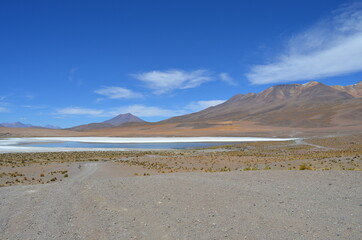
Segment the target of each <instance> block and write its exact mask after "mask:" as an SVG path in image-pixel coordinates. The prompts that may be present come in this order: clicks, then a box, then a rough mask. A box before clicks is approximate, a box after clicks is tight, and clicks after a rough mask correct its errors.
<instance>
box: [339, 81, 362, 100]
mask: <svg viewBox="0 0 362 240" xmlns="http://www.w3.org/2000/svg"><path fill="white" fill-rule="evenodd" d="M332 87H333V88H335V89H338V90H341V91H344V92H346V93H348V94H350V95H352V96H354V97H357V98H359V97H362V81H361V82H359V83H356V84H353V85H349V86H332Z"/></svg>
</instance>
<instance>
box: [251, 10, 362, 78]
mask: <svg viewBox="0 0 362 240" xmlns="http://www.w3.org/2000/svg"><path fill="white" fill-rule="evenodd" d="M359 71H362V3H356V4H352V5H348V6H345V7H343V8H341V9H338V10H337V11H334V12H333V16H331V17H330V18H328V19H324V20H322V21H319V22H318V23H317V24H315V25H314V26H313V27H311V28H310V29H308V30H306V31H304V32H302V33H300V34H298V35H296V36H295V37H293V38H291V39H290V40H289V42H288V46H287V48H286V50H285V52H284V53H283V54H281V55H280V56H279V58H278V60H277V61H275V62H272V63H269V64H265V65H256V66H253V67H252V69H251V71H250V72H249V73H248V74H246V76H247V78H248V79H249V81H250V82H251V83H253V84H267V83H277V82H290V81H298V80H314V79H319V78H324V77H333V76H339V75H343V74H348V73H353V72H359Z"/></svg>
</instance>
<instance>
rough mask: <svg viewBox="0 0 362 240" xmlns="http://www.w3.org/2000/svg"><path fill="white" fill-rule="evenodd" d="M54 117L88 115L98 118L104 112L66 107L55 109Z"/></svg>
mask: <svg viewBox="0 0 362 240" xmlns="http://www.w3.org/2000/svg"><path fill="white" fill-rule="evenodd" d="M54 115H88V116H94V117H99V116H102V115H104V110H97V109H90V108H81V107H67V108H61V109H57V110H56V112H55V113H54Z"/></svg>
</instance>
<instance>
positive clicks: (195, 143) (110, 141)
mask: <svg viewBox="0 0 362 240" xmlns="http://www.w3.org/2000/svg"><path fill="white" fill-rule="evenodd" d="M289 140H296V139H295V138H254V137H170V138H165V137H154V138H150V137H148V138H146V137H145V138H121V137H43V138H40V137H38V138H8V139H1V140H0V152H23V151H26V152H28V151H32V152H33V151H72V150H78V151H81V150H87V151H90V150H107V149H109V150H127V149H190V148H203V147H212V146H219V145H228V144H236V143H242V142H260V141H289Z"/></svg>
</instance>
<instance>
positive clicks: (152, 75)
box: [132, 69, 214, 94]
mask: <svg viewBox="0 0 362 240" xmlns="http://www.w3.org/2000/svg"><path fill="white" fill-rule="evenodd" d="M132 76H133V77H134V78H136V79H138V80H140V81H142V82H144V83H146V85H147V87H148V88H150V89H152V90H153V92H154V93H155V94H163V93H168V92H172V91H173V90H175V89H187V88H194V87H197V86H199V85H201V84H203V83H205V82H208V81H211V80H213V79H214V77H213V76H212V74H210V73H209V72H208V71H207V70H203V69H200V70H196V71H191V72H187V71H183V70H167V71H151V72H145V73H139V74H133V75H132Z"/></svg>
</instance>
